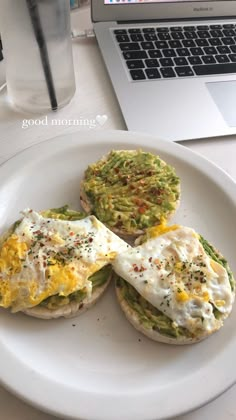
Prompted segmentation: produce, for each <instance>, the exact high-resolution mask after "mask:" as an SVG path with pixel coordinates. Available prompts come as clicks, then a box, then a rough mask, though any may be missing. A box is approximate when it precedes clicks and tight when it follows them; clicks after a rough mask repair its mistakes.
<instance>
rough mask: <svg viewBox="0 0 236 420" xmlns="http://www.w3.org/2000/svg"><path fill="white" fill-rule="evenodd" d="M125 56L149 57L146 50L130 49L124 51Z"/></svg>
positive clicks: (129, 58) (128, 58)
mask: <svg viewBox="0 0 236 420" xmlns="http://www.w3.org/2000/svg"><path fill="white" fill-rule="evenodd" d="M123 57H124V59H125V60H138V59H142V58H148V55H147V53H146V51H129V52H123Z"/></svg>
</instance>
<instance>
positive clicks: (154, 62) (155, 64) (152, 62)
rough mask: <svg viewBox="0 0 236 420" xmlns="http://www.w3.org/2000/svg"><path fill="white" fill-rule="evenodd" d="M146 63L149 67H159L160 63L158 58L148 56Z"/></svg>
mask: <svg viewBox="0 0 236 420" xmlns="http://www.w3.org/2000/svg"><path fill="white" fill-rule="evenodd" d="M145 64H146V66H147V67H159V63H158V61H157V59H156V58H152V59H150V58H148V59H147V60H145Z"/></svg>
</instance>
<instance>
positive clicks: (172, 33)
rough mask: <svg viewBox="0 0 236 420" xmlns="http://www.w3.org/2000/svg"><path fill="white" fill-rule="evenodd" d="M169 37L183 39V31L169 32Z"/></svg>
mask: <svg viewBox="0 0 236 420" xmlns="http://www.w3.org/2000/svg"><path fill="white" fill-rule="evenodd" d="M190 33H192V32H190ZM171 37H172V39H184V34H183V32H180V31H179V32H171Z"/></svg>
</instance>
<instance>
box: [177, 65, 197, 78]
mask: <svg viewBox="0 0 236 420" xmlns="http://www.w3.org/2000/svg"><path fill="white" fill-rule="evenodd" d="M175 71H176V73H177V74H178V76H179V77H187V76H194V73H193V71H192V69H191V67H189V66H181V67H175Z"/></svg>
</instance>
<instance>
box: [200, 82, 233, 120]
mask: <svg viewBox="0 0 236 420" xmlns="http://www.w3.org/2000/svg"><path fill="white" fill-rule="evenodd" d="M206 86H207V89H208V91H209V92H210V94H211V97H212V98H213V100H214V102H215V104H216V105H217V107H218V109H219V111H220V112H221V114H222V116H223V118H224V120H225V122H226V123H227V124H228V125H229V126H230V127H236V81H229V82H209V83H206Z"/></svg>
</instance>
